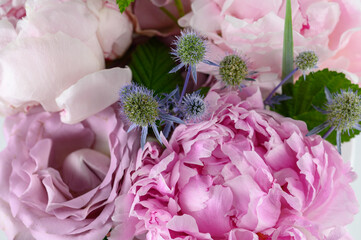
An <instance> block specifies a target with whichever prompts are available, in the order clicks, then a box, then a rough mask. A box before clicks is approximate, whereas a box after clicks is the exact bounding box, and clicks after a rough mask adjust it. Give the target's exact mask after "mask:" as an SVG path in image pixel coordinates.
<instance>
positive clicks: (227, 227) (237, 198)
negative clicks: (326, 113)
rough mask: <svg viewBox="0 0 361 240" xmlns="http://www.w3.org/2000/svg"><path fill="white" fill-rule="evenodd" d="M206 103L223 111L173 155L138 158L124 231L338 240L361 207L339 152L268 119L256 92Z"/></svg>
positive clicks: (185, 137)
mask: <svg viewBox="0 0 361 240" xmlns="http://www.w3.org/2000/svg"><path fill="white" fill-rule="evenodd" d="M207 99H208V101H210V102H212V105H213V106H217V109H216V110H215V112H214V113H213V116H212V117H211V119H210V120H209V121H204V122H201V123H196V124H190V125H187V126H186V125H180V126H179V127H177V128H176V130H175V132H174V133H173V136H172V138H171V139H170V141H169V143H167V142H166V141H164V142H165V146H166V148H165V150H162V149H161V148H160V147H158V146H156V145H148V146H147V148H146V150H145V151H144V152H143V154H142V155H140V156H138V163H137V166H138V169H137V170H136V171H135V172H134V173H133V175H132V180H133V183H134V185H133V186H132V187H131V190H130V193H129V195H128V196H127V198H124V197H123V199H122V200H123V201H119V204H118V205H117V209H116V211H115V216H114V220H117V221H118V222H120V223H121V225H120V227H119V228H121V226H122V227H123V229H127V230H128V234H129V231H133V232H132V234H134V235H141V234H146V239H148V240H156V239H177V240H179V239H188V240H190V239H209V240H210V239H229V240H255V239H267V240H271V239H272V240H275V239H340V238H339V237H340V236H341V235H340V233H343V231H341V229H342V227H343V226H344V225H346V224H348V223H350V222H351V221H352V218H353V215H354V214H355V213H356V212H357V210H358V205H357V201H356V198H355V194H354V192H353V191H352V188H351V186H350V185H349V183H350V182H351V181H352V180H353V179H354V177H355V176H354V173H353V172H352V171H351V168H350V166H349V164H346V163H344V162H343V161H342V158H341V156H340V155H339V154H338V152H337V151H336V149H335V147H334V146H332V145H331V144H330V143H328V142H327V141H325V140H323V139H322V138H321V137H305V135H306V133H307V128H306V125H305V123H303V122H301V121H295V120H292V119H289V118H284V117H282V116H280V115H278V114H275V113H273V112H270V111H267V110H263V105H262V99H261V94H260V92H259V90H258V89H256V88H245V89H243V90H242V92H241V93H238V92H235V91H231V92H226V93H224V92H220V93H218V92H216V91H211V92H210V93H209V95H208V97H207ZM253 108H255V109H253ZM124 201H128V202H129V203H130V205H129V206H130V207H129V208H128V209H127V208H126V207H124ZM127 211H128V215H126V212H127ZM124 216H129V218H128V219H126V220H124V219H123V218H122V217H124ZM122 222H123V223H122ZM126 224H128V225H126ZM131 224H133V225H131ZM122 233H123V234H122ZM116 234H117V235H116ZM113 235H114V236H113V238H112V239H127V238H126V236H124V231H123V232H122V231H117V228H116V229H115V231H114V234H113ZM129 235H131V234H129ZM336 236H338V237H336Z"/></svg>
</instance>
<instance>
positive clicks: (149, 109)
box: [119, 84, 183, 149]
mask: <svg viewBox="0 0 361 240" xmlns="http://www.w3.org/2000/svg"><path fill="white" fill-rule="evenodd" d="M119 97H120V106H121V110H122V112H123V113H124V115H125V117H126V118H127V119H128V120H129V122H130V123H131V125H130V127H129V129H128V132H130V131H132V130H133V129H134V128H136V127H141V129H142V130H141V139H140V144H141V147H142V149H143V148H144V145H145V143H146V138H147V135H148V127H149V126H151V127H152V129H153V132H154V134H155V136H156V138H157V139H158V141H159V142H160V143H162V140H161V138H160V134H159V131H158V128H157V125H156V121H157V120H167V121H172V122H177V123H183V121H182V120H180V119H179V118H177V117H173V116H171V115H169V114H167V113H166V112H165V111H164V107H163V104H164V102H163V101H159V100H158V98H157V97H154V93H153V91H151V90H149V89H147V88H145V87H142V86H139V85H137V84H132V85H127V86H124V87H123V88H122V89H121V90H120V92H119Z"/></svg>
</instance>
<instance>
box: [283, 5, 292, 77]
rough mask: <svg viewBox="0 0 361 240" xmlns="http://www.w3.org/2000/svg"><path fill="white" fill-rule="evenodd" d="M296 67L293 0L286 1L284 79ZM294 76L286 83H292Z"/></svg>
mask: <svg viewBox="0 0 361 240" xmlns="http://www.w3.org/2000/svg"><path fill="white" fill-rule="evenodd" d="M293 69H294V66H293V32H292V9H291V0H287V2H286V16H285V26H284V33H283V57H282V79H284V78H285V77H286V76H287V75H288V74H289V73H291V72H292V71H293ZM292 82H293V77H291V78H290V79H288V81H287V82H286V83H292Z"/></svg>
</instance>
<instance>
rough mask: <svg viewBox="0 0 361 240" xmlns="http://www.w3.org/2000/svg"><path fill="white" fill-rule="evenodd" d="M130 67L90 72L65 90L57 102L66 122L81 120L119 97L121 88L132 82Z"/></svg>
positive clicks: (62, 118)
mask: <svg viewBox="0 0 361 240" xmlns="http://www.w3.org/2000/svg"><path fill="white" fill-rule="evenodd" d="M131 78H132V73H131V71H130V69H129V68H123V69H121V68H112V69H106V70H102V71H99V72H96V73H93V74H89V75H87V76H85V77H83V78H82V79H80V80H79V81H78V82H76V83H75V84H74V85H72V86H71V87H69V88H68V89H66V90H64V91H63V92H62V93H61V94H60V96H59V97H57V98H56V103H57V105H58V108H59V109H62V112H61V120H62V121H63V122H65V123H76V122H80V121H82V120H84V119H86V118H87V117H89V116H91V115H93V114H95V113H97V112H100V111H101V110H103V109H105V108H106V107H108V106H110V105H111V104H113V103H115V102H116V101H117V100H118V99H119V90H120V89H121V88H122V87H123V86H125V85H128V84H130V82H131Z"/></svg>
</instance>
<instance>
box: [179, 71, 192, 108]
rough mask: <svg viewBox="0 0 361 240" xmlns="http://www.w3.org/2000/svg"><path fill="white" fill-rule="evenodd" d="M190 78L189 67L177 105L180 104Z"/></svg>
mask: <svg viewBox="0 0 361 240" xmlns="http://www.w3.org/2000/svg"><path fill="white" fill-rule="evenodd" d="M190 76H191V66H188V71H187V76H186V80H185V82H184V86H183V89H182V94H181V96H180V98H179V104H180V103H181V102H182V99H183V96H184V94H185V93H186V89H187V85H188V82H189V78H190Z"/></svg>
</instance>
